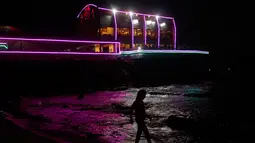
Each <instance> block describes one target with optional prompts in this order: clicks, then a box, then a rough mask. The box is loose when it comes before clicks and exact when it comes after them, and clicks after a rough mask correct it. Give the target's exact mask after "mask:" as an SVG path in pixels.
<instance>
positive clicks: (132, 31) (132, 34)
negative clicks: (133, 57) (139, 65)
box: [130, 15, 134, 48]
mask: <svg viewBox="0 0 255 143" xmlns="http://www.w3.org/2000/svg"><path fill="white" fill-rule="evenodd" d="M130 20H131V43H132V45H131V48H134V47H133V46H134V24H133V18H132V15H130Z"/></svg>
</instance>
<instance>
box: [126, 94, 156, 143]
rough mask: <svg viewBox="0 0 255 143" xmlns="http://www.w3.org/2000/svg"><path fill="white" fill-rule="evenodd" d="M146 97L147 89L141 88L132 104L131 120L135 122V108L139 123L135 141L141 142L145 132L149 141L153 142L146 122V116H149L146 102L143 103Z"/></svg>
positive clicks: (136, 118) (136, 142)
mask: <svg viewBox="0 0 255 143" xmlns="http://www.w3.org/2000/svg"><path fill="white" fill-rule="evenodd" d="M145 97H146V91H145V90H139V91H138V93H137V96H136V100H135V101H134V103H133V104H132V108H131V114H130V122H131V123H133V122H134V121H133V118H132V115H133V110H135V121H136V123H137V125H138V130H137V134H136V139H135V143H138V142H139V140H140V136H141V134H142V132H143V133H144V134H145V137H146V139H147V142H148V143H151V139H150V138H151V137H150V134H149V131H148V128H147V126H146V124H145V122H144V120H145V118H146V117H148V116H147V115H146V113H145V109H144V103H143V100H144V98H145Z"/></svg>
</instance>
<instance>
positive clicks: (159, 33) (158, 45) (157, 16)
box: [156, 16, 160, 48]
mask: <svg viewBox="0 0 255 143" xmlns="http://www.w3.org/2000/svg"><path fill="white" fill-rule="evenodd" d="M158 19H159V17H158V16H156V22H157V27H158V28H157V30H158V36H157V37H158V42H157V44H158V48H159V47H160V26H159V21H158Z"/></svg>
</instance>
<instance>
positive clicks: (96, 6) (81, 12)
mask: <svg viewBox="0 0 255 143" xmlns="http://www.w3.org/2000/svg"><path fill="white" fill-rule="evenodd" d="M89 6H94V7H97V6H96V5H94V4H87V5H85V6H84V7H83V9H82V10H81V11H80V13H79V14H78V15H77V18H79V17H80V15H81V13H82V12H83V10H84V9H85V8H87V7H89Z"/></svg>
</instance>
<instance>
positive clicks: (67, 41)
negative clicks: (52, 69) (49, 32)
mask: <svg viewBox="0 0 255 143" xmlns="http://www.w3.org/2000/svg"><path fill="white" fill-rule="evenodd" d="M0 40H14V41H41V42H65V43H91V44H98V43H100V44H120V42H115V41H86V40H66V39H65V40H63V39H43V38H9V37H0Z"/></svg>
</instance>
